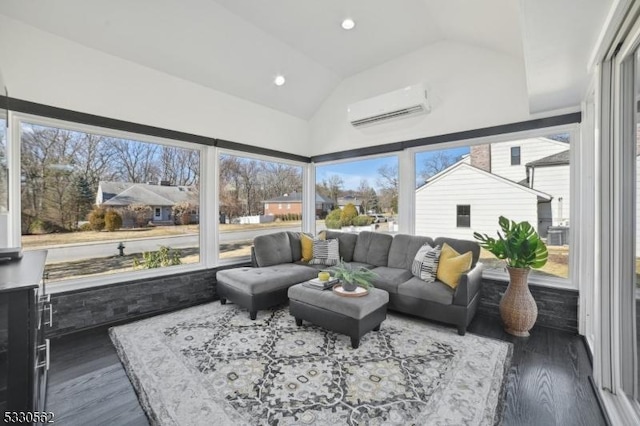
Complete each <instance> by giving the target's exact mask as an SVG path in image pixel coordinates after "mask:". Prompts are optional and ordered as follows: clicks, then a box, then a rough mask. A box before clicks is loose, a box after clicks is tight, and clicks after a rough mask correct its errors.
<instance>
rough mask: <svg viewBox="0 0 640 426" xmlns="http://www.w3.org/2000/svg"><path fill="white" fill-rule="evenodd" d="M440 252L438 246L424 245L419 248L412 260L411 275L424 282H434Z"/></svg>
mask: <svg viewBox="0 0 640 426" xmlns="http://www.w3.org/2000/svg"><path fill="white" fill-rule="evenodd" d="M440 251H441V249H440V246H435V247H431V246H430V245H429V244H425V245H423V246H422V247H420V249H419V250H418V253H416V257H415V258H414V259H413V264H412V265H411V273H413V275H414V276H415V277H416V278H420V279H421V280H423V281H425V282H428V283H432V282H434V281H435V280H436V274H437V272H438V261H439V259H440Z"/></svg>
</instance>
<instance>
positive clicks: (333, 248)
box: [309, 239, 340, 266]
mask: <svg viewBox="0 0 640 426" xmlns="http://www.w3.org/2000/svg"><path fill="white" fill-rule="evenodd" d="M338 262H340V243H339V242H338V240H337V239H331V240H313V259H311V260H310V261H309V264H310V265H327V266H333V265H337V264H338Z"/></svg>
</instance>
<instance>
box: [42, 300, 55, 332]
mask: <svg viewBox="0 0 640 426" xmlns="http://www.w3.org/2000/svg"><path fill="white" fill-rule="evenodd" d="M44 310H45V311H49V321H48V322H47V321H45V322H44V325H47V326H49V327H53V306H52V305H51V303H47V304H46V306H45V307H44Z"/></svg>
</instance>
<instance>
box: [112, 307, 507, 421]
mask: <svg viewBox="0 0 640 426" xmlns="http://www.w3.org/2000/svg"><path fill="white" fill-rule="evenodd" d="M110 334H111V338H112V340H113V342H114V344H115V346H116V348H117V350H118V354H119V355H120V359H121V360H122V362H123V364H124V366H125V368H126V370H127V373H128V375H129V377H130V379H131V382H132V383H133V385H134V387H135V389H136V391H137V393H138V396H139V398H140V402H141V404H142V406H143V407H144V409H145V411H146V412H147V415H148V416H149V419H150V420H151V423H152V424H158V425H212V424H215V425H227V424H228V425H256V424H270V425H272V424H277V425H293V424H295V425H305V424H318V425H325V424H326V425H334V424H335V425H342V424H348V425H363V424H370V425H381V424H385V425H396V424H397V425H409V424H417V425H441V424H452V425H462V424H465V425H493V424H497V423H499V422H500V417H501V414H502V403H501V402H502V394H503V392H502V386H503V381H504V377H505V371H506V369H507V368H508V366H509V364H510V360H511V349H512V348H511V344H509V343H506V342H501V341H498V340H493V339H489V338H485V337H479V336H476V335H473V334H469V333H467V335H465V336H459V335H458V334H457V332H456V330H455V328H446V327H438V326H434V325H433V324H430V323H428V322H426V321H422V320H419V319H413V318H409V317H405V316H401V315H398V314H393V313H390V314H388V316H387V319H386V320H385V321H384V322H383V323H382V328H381V330H380V331H379V332H370V333H367V334H366V335H365V336H364V337H363V338H362V339H361V343H360V347H359V348H358V349H352V348H351V343H350V340H349V338H348V337H347V336H344V335H341V334H336V333H333V332H329V331H326V330H323V329H321V328H319V327H315V326H312V325H310V324H309V323H307V322H305V323H304V325H303V326H302V327H297V326H296V325H295V320H294V318H293V317H292V316H290V315H289V312H288V307H284V308H281V309H277V310H274V311H260V312H259V313H258V319H257V320H256V321H251V320H249V315H248V313H247V312H246V311H243V310H241V309H239V308H238V307H237V306H234V305H230V304H227V305H224V306H223V305H220V303H218V302H215V303H210V304H206V305H200V306H197V307H194V308H190V309H185V310H182V311H178V312H175V313H171V314H167V315H163V316H158V317H154V318H150V319H147V320H143V321H139V322H136V323H132V324H127V325H124V326H119V327H115V328H112V329H111V330H110Z"/></svg>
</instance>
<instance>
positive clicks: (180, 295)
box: [47, 265, 244, 337]
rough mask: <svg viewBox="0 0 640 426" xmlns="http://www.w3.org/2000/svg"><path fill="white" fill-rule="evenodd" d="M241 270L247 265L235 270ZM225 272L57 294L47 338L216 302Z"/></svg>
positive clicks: (177, 275) (52, 300)
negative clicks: (217, 279) (217, 280)
mask: <svg viewBox="0 0 640 426" xmlns="http://www.w3.org/2000/svg"><path fill="white" fill-rule="evenodd" d="M237 266H244V265H234V266H232V267H237ZM221 269H223V268H216V269H207V270H202V271H193V272H186V273H181V274H173V275H165V276H160V277H154V278H147V279H142V280H137V281H131V282H123V283H117V284H111V285H106V286H100V287H95V288H84V289H80V290H74V291H68V292H64V293H54V294H52V295H51V302H52V305H53V327H51V328H50V329H49V330H48V332H47V337H56V336H61V335H64V334H69V333H73V332H76V331H81V330H85V329H90V328H95V327H99V326H103V325H109V324H117V323H122V322H126V321H130V320H133V319H139V318H144V317H148V316H152V315H156V314H159V313H163V312H169V311H173V310H177V309H182V308H186V307H189V306H193V305H197V304H200V303H205V302H209V301H212V300H215V299H217V297H216V290H215V288H216V286H215V276H216V271H218V270H221ZM52 285H55V284H52ZM50 286H51V285H50Z"/></svg>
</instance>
